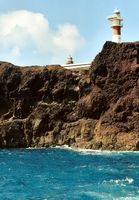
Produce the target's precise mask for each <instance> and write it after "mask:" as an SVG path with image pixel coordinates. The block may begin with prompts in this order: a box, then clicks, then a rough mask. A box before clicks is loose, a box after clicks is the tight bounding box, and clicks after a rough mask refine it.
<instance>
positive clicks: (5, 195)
mask: <svg viewBox="0 0 139 200" xmlns="http://www.w3.org/2000/svg"><path fill="white" fill-rule="evenodd" d="M101 199H104V200H115V199H116V200H138V199H139V153H135V152H134V153H132V152H131V153H128V152H126V153H124V152H123V153H122V152H121V153H120V152H117V153H116V152H111V153H110V152H91V151H73V150H67V149H60V148H50V149H34V150H33V149H13V150H0V200H101Z"/></svg>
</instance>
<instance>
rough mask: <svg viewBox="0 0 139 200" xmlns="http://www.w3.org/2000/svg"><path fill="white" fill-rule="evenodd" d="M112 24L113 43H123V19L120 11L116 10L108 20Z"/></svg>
mask: <svg viewBox="0 0 139 200" xmlns="http://www.w3.org/2000/svg"><path fill="white" fill-rule="evenodd" d="M107 19H108V20H109V21H110V22H111V24H112V25H111V27H112V41H113V42H116V43H120V42H121V28H122V27H123V25H122V21H123V19H122V18H121V16H120V11H119V10H118V9H115V10H114V13H113V15H112V16H110V17H108V18H107Z"/></svg>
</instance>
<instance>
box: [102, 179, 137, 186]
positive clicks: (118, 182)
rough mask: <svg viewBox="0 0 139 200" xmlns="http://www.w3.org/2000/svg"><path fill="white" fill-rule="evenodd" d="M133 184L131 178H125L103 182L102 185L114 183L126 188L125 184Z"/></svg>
mask: <svg viewBox="0 0 139 200" xmlns="http://www.w3.org/2000/svg"><path fill="white" fill-rule="evenodd" d="M133 182H134V179H133V178H129V177H126V178H125V179H116V180H113V179H112V180H109V181H103V183H116V185H121V186H126V184H132V183H133Z"/></svg>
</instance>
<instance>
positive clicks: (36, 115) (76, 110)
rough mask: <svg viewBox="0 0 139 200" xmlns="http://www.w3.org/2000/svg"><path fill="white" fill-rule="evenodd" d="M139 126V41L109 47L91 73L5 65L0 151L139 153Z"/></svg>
mask: <svg viewBox="0 0 139 200" xmlns="http://www.w3.org/2000/svg"><path fill="white" fill-rule="evenodd" d="M138 122H139V43H138V42H134V43H121V44H116V43H112V42H106V43H105V45H104V47H103V49H102V51H101V52H100V53H99V54H98V55H97V56H96V58H95V60H94V61H93V62H92V66H91V68H90V70H89V71H88V72H87V71H79V72H77V71H71V70H66V69H64V68H62V67H61V66H59V65H57V66H42V67H41V66H33V67H17V66H14V65H12V64H10V63H6V62H0V148H17V147H19V148H20V147H49V146H55V145H65V144H66V145H69V146H71V147H79V148H92V149H102V150H139V123H138Z"/></svg>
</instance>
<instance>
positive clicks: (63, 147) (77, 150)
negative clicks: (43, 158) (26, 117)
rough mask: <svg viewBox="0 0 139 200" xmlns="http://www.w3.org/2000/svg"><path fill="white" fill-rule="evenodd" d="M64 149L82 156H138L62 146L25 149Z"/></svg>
mask: <svg viewBox="0 0 139 200" xmlns="http://www.w3.org/2000/svg"><path fill="white" fill-rule="evenodd" d="M55 148H57V149H65V150H71V151H75V152H78V153H80V154H83V155H89V154H98V155H99V154H100V155H102V154H103V155H105V154H106V155H107V154H112V155H114V154H121V155H122V154H127V153H128V154H129V153H134V154H139V151H110V150H101V149H99V150H94V149H82V148H75V147H70V146H68V145H62V146H55V147H54V146H52V147H28V148H26V149H31V150H37V149H55Z"/></svg>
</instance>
